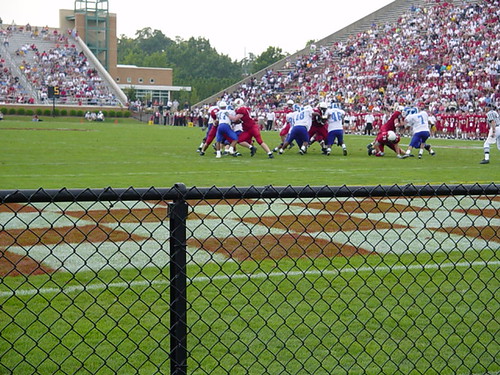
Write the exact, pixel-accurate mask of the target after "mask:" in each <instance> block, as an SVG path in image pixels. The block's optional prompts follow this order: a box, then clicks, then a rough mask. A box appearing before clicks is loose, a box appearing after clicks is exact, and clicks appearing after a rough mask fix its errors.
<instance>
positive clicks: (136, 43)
mask: <svg viewBox="0 0 500 375" xmlns="http://www.w3.org/2000/svg"><path fill="white" fill-rule="evenodd" d="M283 57H285V55H284V54H283V52H282V50H281V49H280V48H276V47H269V48H268V49H267V50H266V51H265V52H264V53H262V54H261V55H260V56H258V57H256V56H255V55H254V54H252V53H250V54H249V57H248V58H245V59H243V60H242V61H232V60H231V58H229V56H227V55H224V54H219V53H218V52H217V50H216V49H215V48H213V47H212V46H211V45H210V41H209V40H208V39H205V38H202V37H198V38H194V37H191V38H189V39H187V40H184V39H182V38H180V37H178V36H177V37H175V39H170V38H168V37H167V36H165V35H164V34H163V33H162V32H161V31H159V30H152V29H151V28H149V27H146V28H143V29H141V30H138V31H137V32H136V34H135V38H128V37H126V36H124V35H122V36H121V37H120V38H119V39H118V63H119V64H126V65H137V66H145V67H158V68H171V69H173V72H174V74H173V84H174V85H175V86H190V87H191V90H192V91H191V92H190V93H189V92H187V91H184V92H176V93H173V97H174V98H176V99H178V100H179V99H181V97H182V99H183V101H185V100H187V101H189V102H190V103H197V102H199V101H200V100H201V99H203V98H206V97H209V96H212V95H214V94H215V93H217V92H219V91H221V90H224V88H226V87H229V86H231V85H233V84H234V83H236V82H238V81H240V80H241V79H243V78H244V77H246V76H248V75H249V74H251V73H254V72H257V71H259V70H261V69H264V68H265V67H266V66H269V65H271V64H272V63H274V62H276V61H279V60H280V59H282V58H283Z"/></svg>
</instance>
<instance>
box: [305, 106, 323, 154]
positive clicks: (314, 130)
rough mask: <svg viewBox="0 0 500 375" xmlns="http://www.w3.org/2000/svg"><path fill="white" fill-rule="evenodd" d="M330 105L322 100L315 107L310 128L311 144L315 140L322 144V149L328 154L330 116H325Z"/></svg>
mask: <svg viewBox="0 0 500 375" xmlns="http://www.w3.org/2000/svg"><path fill="white" fill-rule="evenodd" d="M327 109H328V105H327V104H326V102H321V103H320V104H319V105H318V107H316V108H313V118H312V124H311V128H310V129H309V139H310V143H309V146H310V145H312V144H313V143H314V142H318V143H319V144H320V145H321V151H322V152H323V154H326V147H325V141H326V139H327V138H328V117H326V118H325V117H324V114H325V112H326V110H327Z"/></svg>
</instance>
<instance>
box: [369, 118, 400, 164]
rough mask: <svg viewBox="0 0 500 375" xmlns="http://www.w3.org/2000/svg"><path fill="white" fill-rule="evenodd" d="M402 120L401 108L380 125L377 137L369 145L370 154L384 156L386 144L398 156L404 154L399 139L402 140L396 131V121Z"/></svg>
mask: <svg viewBox="0 0 500 375" xmlns="http://www.w3.org/2000/svg"><path fill="white" fill-rule="evenodd" d="M401 120H402V113H401V111H400V110H396V111H394V113H393V114H392V116H391V117H390V118H389V120H387V122H386V123H385V124H383V125H382V126H381V127H380V131H379V132H378V134H377V137H376V138H375V140H374V141H373V143H370V144H369V145H368V146H366V147H367V148H368V155H369V156H371V155H375V156H384V148H385V146H387V147H389V148H390V149H391V150H393V151H394V152H395V153H396V155H397V156H398V158H400V157H402V155H404V153H405V152H404V151H403V150H402V149H401V148H400V147H399V141H400V140H401V138H400V136H399V134H397V133H396V121H401Z"/></svg>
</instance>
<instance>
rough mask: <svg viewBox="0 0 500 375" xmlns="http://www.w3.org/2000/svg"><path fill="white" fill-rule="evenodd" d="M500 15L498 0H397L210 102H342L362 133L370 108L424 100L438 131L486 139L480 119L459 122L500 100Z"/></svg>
mask: <svg viewBox="0 0 500 375" xmlns="http://www.w3.org/2000/svg"><path fill="white" fill-rule="evenodd" d="M499 18H500V10H499V7H498V2H496V1H492V0H485V1H454V2H450V1H448V2H445V1H439V0H421V1H407V0H400V1H396V2H394V4H393V5H392V6H390V7H386V9H382V10H381V12H379V13H377V15H376V17H375V18H374V17H367V18H366V19H363V20H360V21H358V22H357V23H356V24H354V25H353V26H352V27H349V28H346V29H344V30H341V31H340V32H338V33H336V34H333V35H332V36H330V37H327V38H325V39H323V40H322V41H320V42H318V43H317V44H316V45H312V46H310V48H309V49H308V50H304V51H302V53H299V54H296V55H293V56H290V57H287V58H285V59H284V60H282V61H281V62H279V63H277V64H276V65H275V66H273V67H270V68H268V69H266V70H265V71H263V72H259V73H257V74H256V75H254V76H252V77H250V78H249V79H246V80H245V81H242V82H240V83H239V84H238V85H235V86H233V87H232V88H228V89H227V90H226V91H224V92H221V93H218V94H217V95H216V96H214V97H212V98H209V100H212V102H215V100H214V99H215V98H221V99H222V100H225V101H229V102H230V101H231V100H232V99H234V98H236V97H242V98H244V99H245V100H246V101H247V103H248V104H249V105H251V106H252V107H255V108H256V111H269V110H274V111H277V112H279V111H280V108H281V107H282V106H284V103H286V101H287V100H289V99H292V100H294V101H295V102H298V103H302V104H315V103H317V102H318V101H319V100H328V101H338V102H340V103H342V105H343V106H344V107H345V108H346V109H347V110H348V111H350V112H353V114H354V115H355V116H356V117H357V119H358V120H357V121H355V122H357V125H355V126H354V130H355V131H356V130H357V131H358V132H359V128H360V121H359V119H360V118H362V117H363V116H364V114H366V112H368V111H370V112H372V111H376V112H377V113H380V112H382V111H385V112H388V111H390V110H391V109H392V108H394V105H396V104H397V103H399V104H410V105H415V104H417V103H424V104H425V105H426V106H427V107H429V108H430V110H431V111H432V112H433V113H434V114H436V115H437V116H438V124H437V126H438V134H441V133H444V135H443V136H447V137H449V136H459V137H467V138H469V137H473V138H475V137H480V136H481V135H482V136H484V134H483V133H484V131H485V129H484V128H482V127H481V126H479V124H480V123H482V122H481V121H480V119H478V120H477V121H476V125H477V126H476V128H477V129H479V131H478V132H477V131H474V132H473V134H472V133H471V132H470V131H467V132H464V131H463V130H464V129H461V128H460V127H459V126H458V123H459V122H463V123H465V122H467V121H469V119H468V118H469V117H471V116H476V115H477V114H482V113H483V112H484V108H485V107H486V105H487V104H489V103H492V102H494V103H497V104H498V103H500V94H499V89H498V88H499V74H500V56H499V54H498V51H499V49H500V48H499V47H500V46H499V40H498V38H497V37H496V36H497V35H498V34H499V32H500V24H499V22H498V20H499ZM201 104H205V103H201ZM450 112H451V113H452V114H454V116H450ZM443 118H446V119H445V120H443ZM445 121H446V123H445ZM480 128H481V129H480ZM477 133H480V134H477Z"/></svg>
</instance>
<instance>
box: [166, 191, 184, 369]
mask: <svg viewBox="0 0 500 375" xmlns="http://www.w3.org/2000/svg"><path fill="white" fill-rule="evenodd" d="M174 188H176V189H177V190H178V191H179V195H178V198H176V199H174V202H173V203H170V204H169V214H170V373H171V374H172V375H186V374H187V292H186V286H187V275H186V251H187V249H186V220H187V214H188V209H187V208H188V207H187V203H186V200H185V197H184V195H185V192H186V186H185V185H184V184H176V185H175V186H174Z"/></svg>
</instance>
